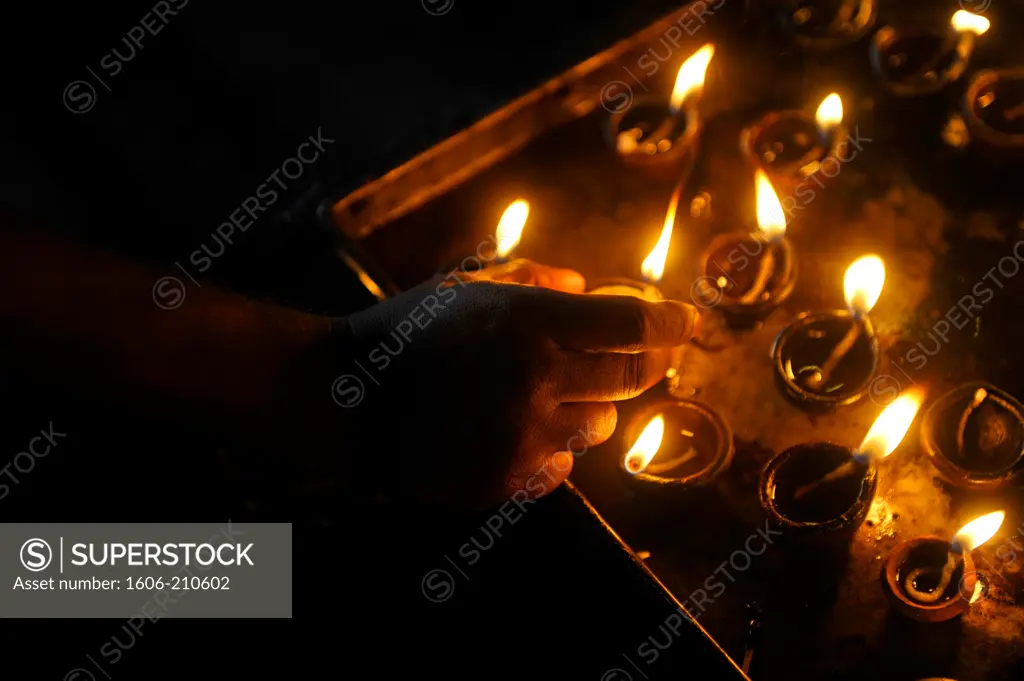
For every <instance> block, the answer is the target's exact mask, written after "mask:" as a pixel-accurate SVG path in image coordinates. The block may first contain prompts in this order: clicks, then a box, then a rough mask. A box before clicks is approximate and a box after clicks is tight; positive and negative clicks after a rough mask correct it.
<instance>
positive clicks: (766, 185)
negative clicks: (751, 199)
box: [754, 170, 786, 240]
mask: <svg viewBox="0 0 1024 681" xmlns="http://www.w3.org/2000/svg"><path fill="white" fill-rule="evenodd" d="M754 182H755V192H756V195H757V226H758V227H760V228H761V231H762V232H764V235H765V237H766V238H768V239H769V240H773V239H777V238H779V237H781V236H785V234H786V214H785V213H783V212H782V204H781V203H780V202H779V196H778V194H776V193H775V189H774V188H773V187H772V183H771V182H770V181H769V180H768V176H767V175H765V174H764V171H763V170H758V171H757V177H756V178H755V180H754Z"/></svg>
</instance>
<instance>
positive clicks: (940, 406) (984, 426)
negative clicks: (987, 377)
mask: <svg viewBox="0 0 1024 681" xmlns="http://www.w3.org/2000/svg"><path fill="white" fill-rule="evenodd" d="M921 443H922V445H923V446H924V450H925V453H927V454H928V457H929V459H930V460H931V462H932V465H934V466H935V469H936V470H937V471H938V473H939V475H940V476H941V477H942V478H943V479H944V480H945V481H946V482H948V483H949V484H951V485H954V486H955V487H960V488H963V489H970V490H992V489H997V488H999V487H1002V486H1003V485H1006V484H1008V483H1010V482H1011V481H1012V480H1013V479H1014V478H1015V476H1016V475H1017V474H1018V473H1020V471H1021V469H1022V468H1024V405H1021V403H1020V402H1018V401H1017V400H1016V399H1015V398H1014V397H1013V396H1012V395H1010V394H1009V393H1007V392H1005V391H1003V390H1000V389H999V388H997V387H996V386H994V385H992V384H990V383H967V384H964V385H962V386H960V387H958V388H955V389H953V390H951V391H950V392H948V393H946V394H945V395H943V396H942V397H940V398H939V399H937V400H936V401H935V403H934V404H932V405H931V406H930V407H929V408H928V410H927V411H926V412H925V414H924V418H923V419H922V422H921Z"/></svg>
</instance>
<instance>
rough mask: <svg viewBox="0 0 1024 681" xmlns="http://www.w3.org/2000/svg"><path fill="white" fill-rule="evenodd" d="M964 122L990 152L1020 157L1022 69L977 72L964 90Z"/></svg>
mask: <svg viewBox="0 0 1024 681" xmlns="http://www.w3.org/2000/svg"><path fill="white" fill-rule="evenodd" d="M964 121H965V122H966V123H967V128H968V130H970V132H971V134H972V135H973V136H974V137H975V138H976V139H978V140H980V141H981V142H982V143H983V144H984V145H986V146H987V147H988V148H989V151H990V152H996V154H997V155H998V156H1005V155H1010V156H1012V158H1013V159H1019V158H1020V156H1021V155H1024V68H1016V69H1006V70H1000V71H992V70H985V71H979V72H978V73H977V74H976V75H975V76H974V78H972V79H971V82H970V83H969V84H968V86H967V92H966V94H965V96H964Z"/></svg>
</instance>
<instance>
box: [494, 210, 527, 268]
mask: <svg viewBox="0 0 1024 681" xmlns="http://www.w3.org/2000/svg"><path fill="white" fill-rule="evenodd" d="M529 216H530V204H528V203H527V202H526V201H524V200H522V199H519V200H517V201H513V202H512V203H510V204H509V206H508V208H506V209H505V212H504V213H502V215H501V220H500V221H498V232H497V237H498V257H499V258H504V257H506V256H508V254H509V253H511V252H512V251H513V250H514V249H515V247H516V246H518V245H519V239H520V237H521V236H522V235H523V227H524V226H525V225H526V218H528V217H529Z"/></svg>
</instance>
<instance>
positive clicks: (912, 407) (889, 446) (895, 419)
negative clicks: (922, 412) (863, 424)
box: [857, 390, 924, 460]
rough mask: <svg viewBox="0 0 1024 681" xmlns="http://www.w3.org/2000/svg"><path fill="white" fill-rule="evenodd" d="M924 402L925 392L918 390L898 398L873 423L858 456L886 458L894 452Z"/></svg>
mask: <svg viewBox="0 0 1024 681" xmlns="http://www.w3.org/2000/svg"><path fill="white" fill-rule="evenodd" d="M922 402H924V393H923V392H921V391H917V390H910V391H907V393H906V394H903V395H900V396H899V397H898V398H896V400H895V401H894V402H893V403H892V404H890V405H889V406H888V407H886V408H885V409H884V410H883V411H882V413H881V414H879V415H878V418H877V419H875V422H874V423H873V424H871V430H869V431H868V434H867V436H865V438H864V441H863V442H861V444H860V447H859V448H858V449H857V456H858V458H861V459H867V460H871V459H884V458H885V457H887V456H889V455H890V454H892V453H893V450H895V449H896V448H897V447H899V445H900V442H902V441H903V436H904V435H906V434H907V430H909V429H910V424H911V423H913V421H914V417H915V416H917V410H918V409H920V408H921V403H922Z"/></svg>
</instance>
